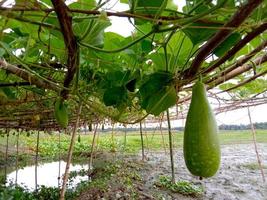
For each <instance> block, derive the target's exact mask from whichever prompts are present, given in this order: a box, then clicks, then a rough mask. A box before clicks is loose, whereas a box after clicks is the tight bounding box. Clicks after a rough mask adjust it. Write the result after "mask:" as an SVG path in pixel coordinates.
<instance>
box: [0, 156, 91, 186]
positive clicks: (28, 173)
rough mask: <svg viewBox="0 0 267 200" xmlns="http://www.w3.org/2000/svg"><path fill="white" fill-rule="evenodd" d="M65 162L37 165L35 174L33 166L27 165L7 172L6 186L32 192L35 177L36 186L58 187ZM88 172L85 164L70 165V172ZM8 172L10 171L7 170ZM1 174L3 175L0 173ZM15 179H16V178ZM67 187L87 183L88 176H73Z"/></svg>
mask: <svg viewBox="0 0 267 200" xmlns="http://www.w3.org/2000/svg"><path fill="white" fill-rule="evenodd" d="M65 167H66V162H65V161H63V160H62V161H56V162H49V163H39V165H38V166H37V174H36V173H35V165H29V166H26V167H23V168H20V169H18V170H13V171H12V172H8V173H7V176H6V186H9V185H11V184H15V183H17V184H18V185H20V186H24V187H27V188H28V189H29V190H31V191H33V190H34V189H35V184H36V183H35V177H36V175H37V185H38V186H41V185H44V186H46V187H59V186H60V185H61V183H62V177H63V174H64V172H65ZM80 170H88V165H87V164H71V165H70V172H74V171H80ZM7 171H10V169H7ZM2 174H3V173H2ZM16 177H17V178H16ZM71 180H72V181H71V183H69V184H68V187H76V185H77V184H78V183H80V182H81V181H87V180H88V176H87V175H85V176H81V175H78V176H75V177H74V178H72V179H71Z"/></svg>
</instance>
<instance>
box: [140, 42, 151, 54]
mask: <svg viewBox="0 0 267 200" xmlns="http://www.w3.org/2000/svg"><path fill="white" fill-rule="evenodd" d="M141 48H142V52H143V53H145V54H147V53H149V52H151V51H152V44H151V41H149V40H143V41H142V42H141Z"/></svg>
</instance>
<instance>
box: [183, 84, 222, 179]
mask: <svg viewBox="0 0 267 200" xmlns="http://www.w3.org/2000/svg"><path fill="white" fill-rule="evenodd" d="M184 158H185V163H186V166H187V168H188V170H189V171H190V172H191V173H192V174H193V175H196V176H200V177H211V176H213V175H214V174H215V173H216V172H217V170H218V169H219V166H220V159H221V151H220V144H219V139H218V127H217V123H216V120H215V117H214V114H213V112H212V109H211V107H210V105H209V102H208V99H207V95H206V89H205V85H204V84H203V83H202V82H201V81H197V82H196V83H195V85H194V86H193V90H192V100H191V103H190V107H189V111H188V114H187V118H186V125H185V131H184Z"/></svg>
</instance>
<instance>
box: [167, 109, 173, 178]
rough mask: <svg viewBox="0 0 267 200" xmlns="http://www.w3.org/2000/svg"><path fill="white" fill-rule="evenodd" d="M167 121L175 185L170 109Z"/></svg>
mask: <svg viewBox="0 0 267 200" xmlns="http://www.w3.org/2000/svg"><path fill="white" fill-rule="evenodd" d="M167 121H168V133H169V146H170V159H171V171H172V183H175V174H174V161H173V143H172V132H171V122H170V114H169V109H167Z"/></svg>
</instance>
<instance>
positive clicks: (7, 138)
mask: <svg viewBox="0 0 267 200" xmlns="http://www.w3.org/2000/svg"><path fill="white" fill-rule="evenodd" d="M8 145H9V129H6V155H5V183H6V179H7V165H8Z"/></svg>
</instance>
